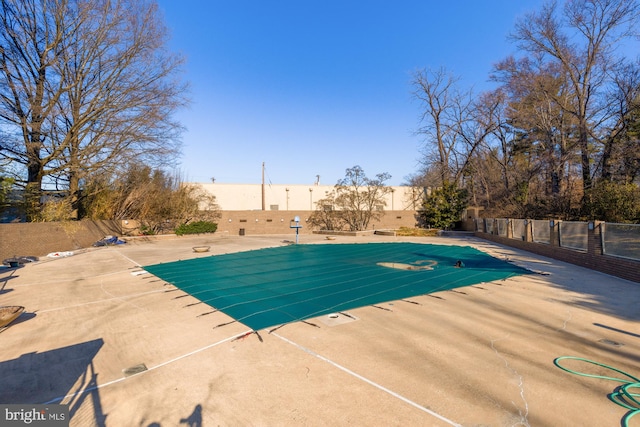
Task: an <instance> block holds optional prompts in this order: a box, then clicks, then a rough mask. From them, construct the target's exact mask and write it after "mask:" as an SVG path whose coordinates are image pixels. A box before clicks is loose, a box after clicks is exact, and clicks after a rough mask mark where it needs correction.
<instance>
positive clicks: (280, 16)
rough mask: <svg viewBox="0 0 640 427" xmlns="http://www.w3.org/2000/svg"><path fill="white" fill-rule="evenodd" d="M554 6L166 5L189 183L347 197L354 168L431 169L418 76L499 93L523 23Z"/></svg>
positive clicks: (377, 2) (166, 0)
mask: <svg viewBox="0 0 640 427" xmlns="http://www.w3.org/2000/svg"><path fill="white" fill-rule="evenodd" d="M542 4H543V1H542V0H482V1H478V0H456V1H435V0H434V1H428V0H423V1H417V0H415V1H402V0H400V1H395V2H391V1H382V0H370V1H364V0H362V1H348V0H342V1H334V0H323V1H316V0H306V1H305V0H297V1H290V0H282V1H280V0H273V1H264V0H262V1H259V0H245V1H242V0H238V1H219V0H182V1H176V0H159V5H160V8H161V10H162V12H163V13H164V19H165V22H166V24H167V26H168V27H169V30H170V32H171V42H170V48H171V49H172V50H174V51H177V52H180V53H182V54H184V55H185V57H186V59H187V63H186V67H185V75H184V78H185V79H186V80H188V81H189V82H190V85H191V89H190V98H191V100H192V104H191V106H190V107H189V108H188V109H186V110H183V111H180V113H179V114H178V115H177V118H178V119H179V120H180V121H181V122H182V123H183V124H184V126H185V127H186V128H187V130H186V132H185V133H184V134H183V143H184V149H183V156H182V160H181V165H180V169H181V171H182V174H183V177H184V179H185V180H187V181H197V182H210V179H211V178H212V177H214V178H215V179H216V182H219V183H256V184H257V183H260V181H261V170H262V169H261V166H262V162H265V165H266V168H265V170H266V180H267V182H271V183H273V184H312V183H313V182H315V180H316V175H320V183H321V184H330V185H333V184H335V183H336V182H337V181H338V180H339V179H340V178H342V177H343V176H344V172H345V170H346V169H347V168H350V167H352V166H354V165H359V166H361V167H362V168H363V169H364V171H365V173H366V174H367V176H369V177H374V176H375V175H376V174H377V173H381V172H388V173H390V174H391V175H392V179H391V180H390V181H388V184H391V185H401V184H403V183H405V182H406V177H407V176H409V175H411V174H413V173H415V172H416V171H417V170H418V168H419V160H420V158H421V154H420V153H421V151H420V150H421V146H422V140H421V138H420V137H419V136H417V135H415V130H416V129H417V128H418V127H419V116H420V107H419V104H418V103H417V102H415V101H414V100H413V99H412V96H411V91H412V87H411V80H412V74H413V73H414V72H416V71H417V70H420V69H425V68H431V69H438V68H440V67H445V68H446V69H447V70H449V71H450V72H452V73H454V74H456V75H458V76H460V77H461V79H462V81H461V85H462V87H464V88H467V87H471V86H473V87H474V89H475V90H483V89H488V88H490V87H491V84H490V83H489V82H487V79H488V75H489V72H490V71H491V69H492V66H493V64H495V63H496V62H498V61H500V60H501V59H504V58H505V57H506V56H507V55H509V54H511V53H514V52H515V46H514V45H513V44H512V43H511V42H509V41H508V40H507V36H508V34H509V33H510V32H511V31H512V30H513V28H514V24H515V22H516V20H517V19H518V18H519V17H521V16H522V15H523V14H524V13H526V12H529V11H532V10H539V9H540V7H541V6H542Z"/></svg>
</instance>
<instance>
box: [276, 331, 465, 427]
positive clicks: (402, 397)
mask: <svg viewBox="0 0 640 427" xmlns="http://www.w3.org/2000/svg"><path fill="white" fill-rule="evenodd" d="M271 335H274V336H276V337H278V338H280V339H281V340H282V341H284V342H287V343H289V344H291V345H293V346H294V347H297V348H299V349H300V350H302V351H304V352H306V353H308V354H310V355H312V356H314V357H317V358H318V359H320V360H322V361H324V362H327V363H329V364H330V365H332V366H334V367H335V368H338V369H340V370H341V371H343V372H346V373H347V374H349V375H351V376H353V377H355V378H357V379H359V380H361V381H364V382H366V383H367V384H369V385H371V386H373V387H375V388H377V389H379V390H382V391H384V392H385V393H387V394H390V395H391V396H393V397H395V398H397V399H400V400H401V401H403V402H405V403H407V404H409V405H411V406H413V407H414V408H417V409H419V410H421V411H423V412H426V413H427V414H429V415H432V416H434V417H436V418H438V419H439V420H441V421H443V422H445V423H447V424H449V425H452V426H456V427H462V426H461V425H460V424H457V423H455V422H453V421H451V420H450V419H448V418H445V417H443V416H442V415H440V414H438V413H436V412H434V411H432V410H430V409H428V408H425V407H424V406H422V405H419V404H418V403H416V402H414V401H412V400H410V399H407V398H406V397H404V396H402V395H400V394H398V393H396V392H395V391H393V390H390V389H388V388H386V387H384V386H383V385H380V384H378V383H376V382H373V381H372V380H370V379H368V378H366V377H363V376H362V375H360V374H357V373H355V372H353V371H352V370H351V369H348V368H346V367H344V366H342V365H340V364H338V363H336V362H334V361H332V360H331V359H328V358H326V357H324V356H322V355H320V354H318V353H316V352H315V351H313V350H311V349H309V348H307V347H304V346H302V345H300V344H297V343H295V342H293V341H291V340H289V339H287V338H285V337H283V336H281V335H278V334H277V333H275V332H272V333H271Z"/></svg>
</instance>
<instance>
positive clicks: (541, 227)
mask: <svg viewBox="0 0 640 427" xmlns="http://www.w3.org/2000/svg"><path fill="white" fill-rule="evenodd" d="M552 226H553V223H552V222H550V221H544V220H539V219H534V220H532V221H531V235H532V240H533V241H534V242H536V243H546V244H549V243H551V227H552Z"/></svg>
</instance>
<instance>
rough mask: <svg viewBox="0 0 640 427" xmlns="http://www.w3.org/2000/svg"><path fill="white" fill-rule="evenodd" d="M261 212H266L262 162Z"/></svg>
mask: <svg viewBox="0 0 640 427" xmlns="http://www.w3.org/2000/svg"><path fill="white" fill-rule="evenodd" d="M262 210H263V211H265V210H267V209H266V205H265V201H264V162H262Z"/></svg>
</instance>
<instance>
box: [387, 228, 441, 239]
mask: <svg viewBox="0 0 640 427" xmlns="http://www.w3.org/2000/svg"><path fill="white" fill-rule="evenodd" d="M437 235H438V229H436V228H429V229H426V228H408V227H400V229H399V230H396V236H413V237H432V236H437Z"/></svg>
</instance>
